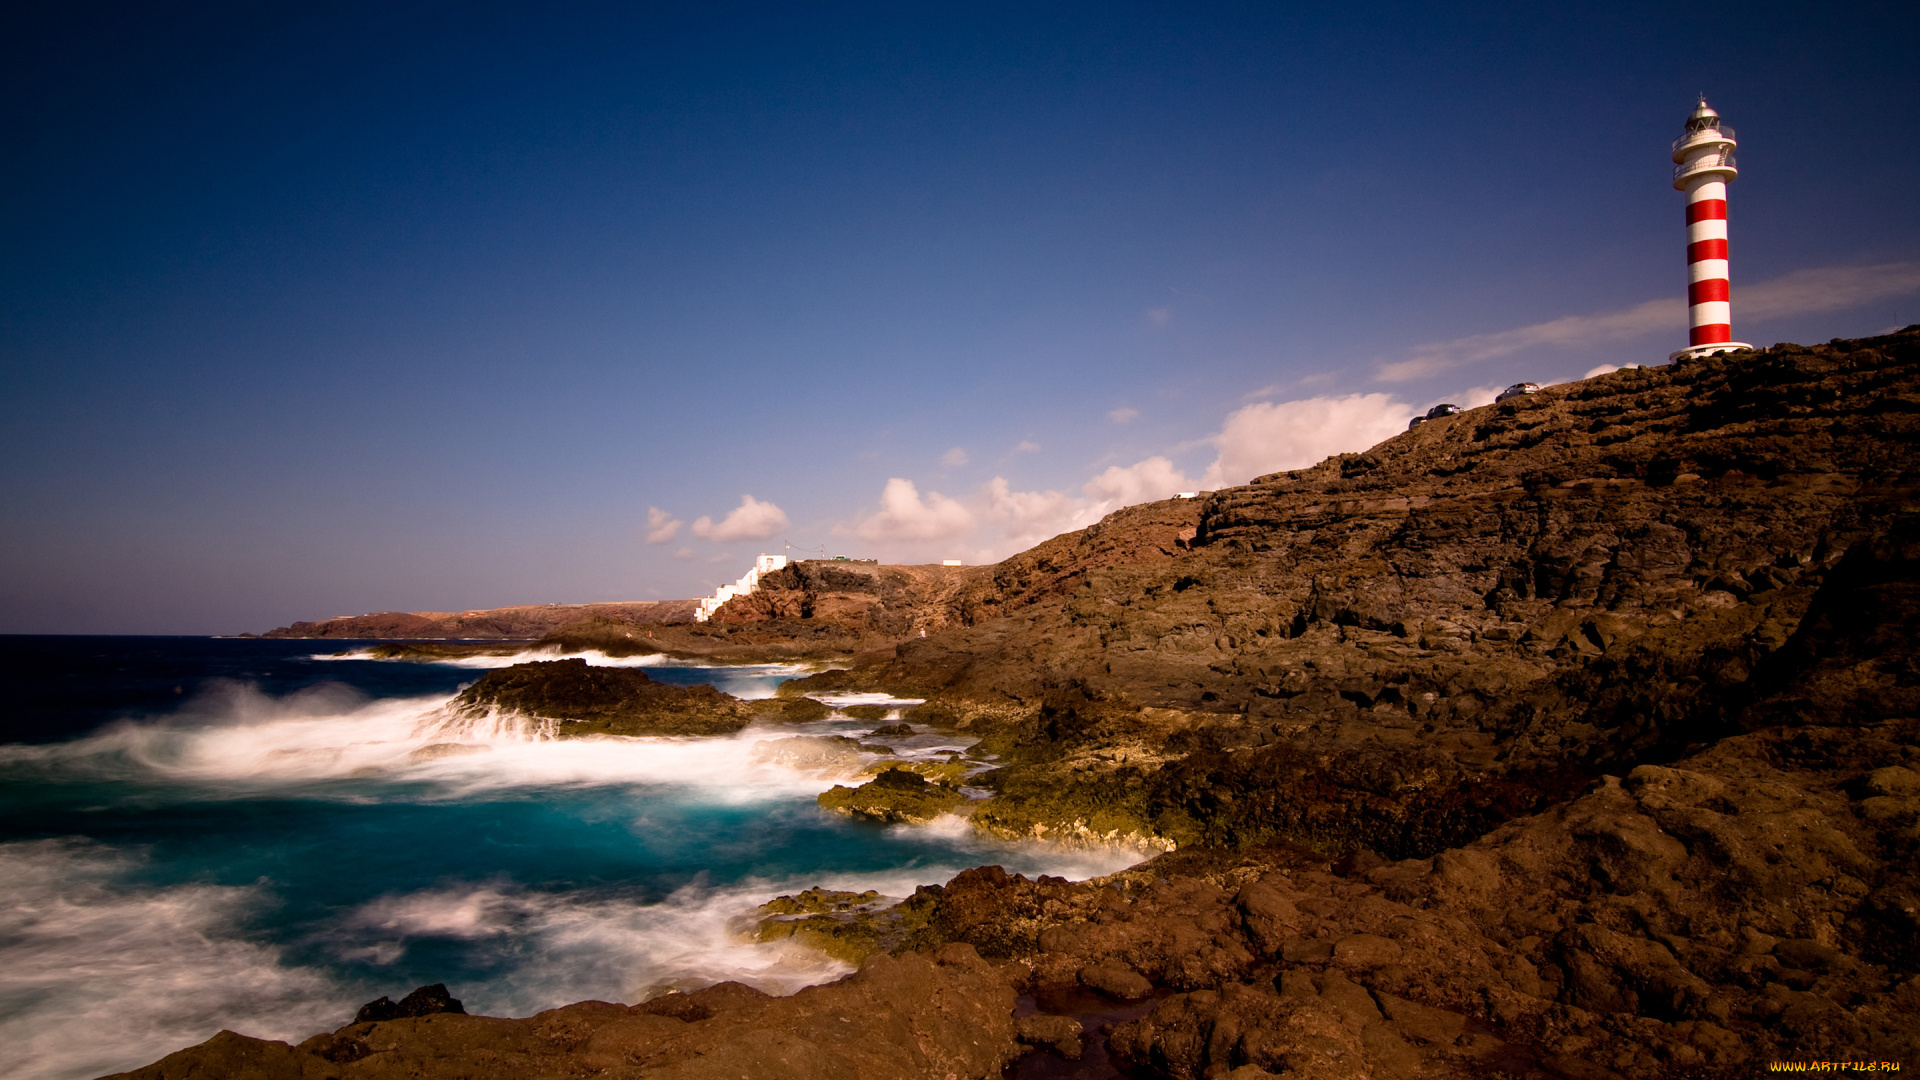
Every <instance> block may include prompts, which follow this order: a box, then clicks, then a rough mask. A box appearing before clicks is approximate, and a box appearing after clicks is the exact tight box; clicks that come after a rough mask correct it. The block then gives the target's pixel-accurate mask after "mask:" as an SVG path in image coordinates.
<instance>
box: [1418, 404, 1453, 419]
mask: <svg viewBox="0 0 1920 1080" xmlns="http://www.w3.org/2000/svg"><path fill="white" fill-rule="evenodd" d="M1459 412H1460V406H1458V405H1455V404H1453V403H1452V402H1447V403H1445V404H1441V405H1435V406H1434V407H1433V408H1431V409H1428V410H1427V415H1426V419H1428V420H1438V419H1440V418H1441V417H1443V416H1455V415H1458V414H1459Z"/></svg>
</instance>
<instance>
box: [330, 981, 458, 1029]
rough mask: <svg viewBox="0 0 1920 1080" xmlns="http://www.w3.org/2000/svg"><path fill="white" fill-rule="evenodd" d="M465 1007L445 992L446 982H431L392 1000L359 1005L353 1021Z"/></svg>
mask: <svg viewBox="0 0 1920 1080" xmlns="http://www.w3.org/2000/svg"><path fill="white" fill-rule="evenodd" d="M466 1011H467V1010H466V1007H465V1006H463V1005H461V1004H460V999H459V998H456V997H454V996H453V995H452V994H450V993H448V992H447V984H446V983H433V984H432V985H430V986H422V987H419V988H418V989H416V990H414V992H413V993H411V994H408V995H407V996H406V997H403V998H401V999H400V1000H399V1001H397V1002H396V1001H394V1000H392V999H391V998H385V997H381V998H376V999H374V1000H372V1001H369V1002H367V1003H366V1004H365V1005H362V1006H360V1011H359V1012H358V1013H357V1014H355V1016H354V1018H353V1022H354V1023H356V1024H367V1023H374V1022H377V1021H380V1020H400V1019H404V1018H406V1017H410V1016H432V1015H434V1014H435V1013H464V1012H466Z"/></svg>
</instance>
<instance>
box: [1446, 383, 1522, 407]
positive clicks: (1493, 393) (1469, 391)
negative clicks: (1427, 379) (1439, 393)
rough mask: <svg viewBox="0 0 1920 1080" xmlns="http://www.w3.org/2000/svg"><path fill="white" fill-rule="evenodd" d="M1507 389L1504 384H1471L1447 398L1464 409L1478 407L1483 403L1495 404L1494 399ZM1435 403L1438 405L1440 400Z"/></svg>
mask: <svg viewBox="0 0 1920 1080" xmlns="http://www.w3.org/2000/svg"><path fill="white" fill-rule="evenodd" d="M1505 389H1506V387H1504V386H1469V387H1467V388H1466V389H1465V390H1462V391H1460V392H1459V393H1457V394H1455V395H1453V396H1452V397H1450V398H1447V399H1446V400H1448V401H1451V402H1453V403H1454V404H1455V405H1458V406H1460V407H1461V408H1463V409H1477V408H1479V407H1480V406H1482V405H1491V404H1493V399H1494V398H1497V397H1499V396H1500V391H1502V390H1505ZM1434 404H1436V405H1437V404H1439V402H1435V403H1434Z"/></svg>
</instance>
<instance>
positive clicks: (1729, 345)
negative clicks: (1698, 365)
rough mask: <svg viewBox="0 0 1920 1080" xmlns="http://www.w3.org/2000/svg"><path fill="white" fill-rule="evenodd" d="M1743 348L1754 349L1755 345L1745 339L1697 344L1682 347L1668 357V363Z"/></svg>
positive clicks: (1737, 350)
mask: <svg viewBox="0 0 1920 1080" xmlns="http://www.w3.org/2000/svg"><path fill="white" fill-rule="evenodd" d="M1742 349H1744V350H1746V351H1747V352H1752V351H1753V346H1751V345H1749V344H1747V343H1746V342H1744V341H1716V342H1714V343H1713V344H1711V345H1695V346H1694V347H1692V348H1691V349H1681V350H1680V351H1679V352H1677V353H1673V354H1671V355H1669V356H1668V357H1667V363H1669V364H1671V363H1673V362H1674V361H1675V360H1698V359H1699V358H1700V357H1703V356H1718V355H1720V354H1721V353H1729V352H1739V351H1741V350H1742Z"/></svg>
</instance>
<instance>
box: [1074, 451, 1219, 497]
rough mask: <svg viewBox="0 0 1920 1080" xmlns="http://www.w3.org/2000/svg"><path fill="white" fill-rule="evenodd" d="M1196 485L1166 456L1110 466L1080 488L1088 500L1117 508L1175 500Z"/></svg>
mask: <svg viewBox="0 0 1920 1080" xmlns="http://www.w3.org/2000/svg"><path fill="white" fill-rule="evenodd" d="M1192 486H1193V484H1192V482H1191V481H1189V480H1188V479H1187V476H1186V474H1185V473H1183V472H1181V471H1180V470H1179V469H1176V468H1174V467H1173V462H1171V461H1168V460H1167V459H1166V458H1163V457H1150V458H1148V459H1146V460H1145V461H1141V462H1136V463H1134V464H1132V465H1129V466H1127V467H1126V468H1121V467H1120V466H1118V465H1114V466H1111V467H1109V468H1108V469H1107V471H1106V472H1103V473H1101V474H1100V475H1099V476H1096V477H1094V478H1093V479H1091V480H1089V481H1087V483H1086V486H1085V487H1083V488H1081V490H1082V491H1085V492H1086V493H1087V496H1088V497H1089V498H1092V499H1094V500H1096V501H1099V502H1103V503H1110V504H1112V505H1114V506H1132V505H1133V504H1135V503H1143V502H1152V501H1154V500H1156V499H1168V498H1172V497H1173V493H1174V492H1176V491H1185V490H1187V489H1188V488H1191V487H1192Z"/></svg>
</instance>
